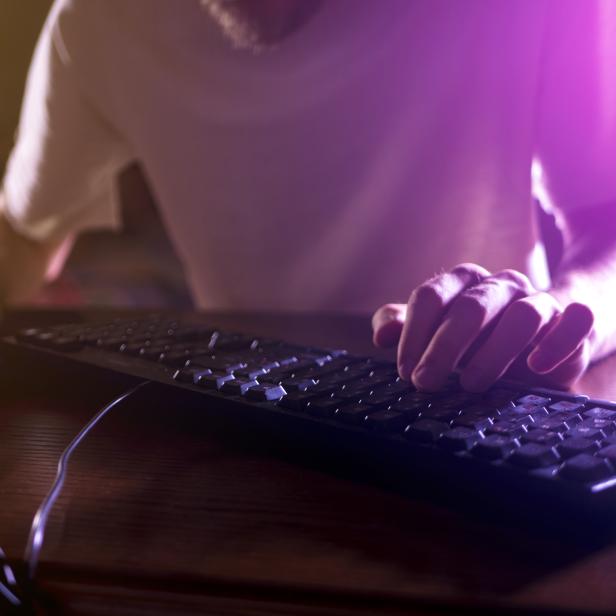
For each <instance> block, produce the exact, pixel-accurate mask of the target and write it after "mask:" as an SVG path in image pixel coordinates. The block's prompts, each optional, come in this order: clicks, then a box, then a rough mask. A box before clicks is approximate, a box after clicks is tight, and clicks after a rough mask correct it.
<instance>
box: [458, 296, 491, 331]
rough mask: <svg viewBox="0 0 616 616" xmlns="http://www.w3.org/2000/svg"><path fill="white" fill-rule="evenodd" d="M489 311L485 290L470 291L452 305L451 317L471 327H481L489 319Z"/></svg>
mask: <svg viewBox="0 0 616 616" xmlns="http://www.w3.org/2000/svg"><path fill="white" fill-rule="evenodd" d="M488 313H489V309H488V305H487V300H486V295H485V292H484V291H483V290H480V289H469V291H468V292H465V293H464V294H463V295H461V296H460V297H459V298H458V299H457V300H456V301H455V302H454V303H453V305H452V307H451V310H450V316H451V318H453V319H458V320H460V321H462V322H464V323H468V324H469V325H478V326H480V325H481V324H483V322H484V321H485V320H486V318H487V317H488Z"/></svg>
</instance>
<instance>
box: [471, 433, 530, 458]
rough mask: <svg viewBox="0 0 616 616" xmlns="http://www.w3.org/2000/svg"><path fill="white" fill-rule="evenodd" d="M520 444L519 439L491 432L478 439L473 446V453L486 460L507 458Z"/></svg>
mask: <svg viewBox="0 0 616 616" xmlns="http://www.w3.org/2000/svg"><path fill="white" fill-rule="evenodd" d="M519 446H520V442H519V441H518V440H517V439H514V438H508V437H506V436H501V435H500V434H490V435H488V436H486V437H485V438H483V439H481V440H479V441H477V443H476V444H475V446H474V447H473V455H475V456H477V457H478V458H483V459H485V460H500V459H502V458H506V457H507V456H508V455H509V454H511V453H512V452H513V451H514V450H515V449H516V448H517V447H519Z"/></svg>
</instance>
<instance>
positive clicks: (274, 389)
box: [206, 377, 287, 402]
mask: <svg viewBox="0 0 616 616" xmlns="http://www.w3.org/2000/svg"><path fill="white" fill-rule="evenodd" d="M206 378H207V377H206ZM286 394H287V392H286V391H285V389H284V387H282V386H281V385H268V384H264V385H257V386H256V387H251V388H250V389H249V390H248V391H247V392H246V397H247V398H250V399H251V400H255V401H257V402H272V401H275V400H280V398H282V397H283V396H285V395H286Z"/></svg>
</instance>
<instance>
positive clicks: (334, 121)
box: [4, 0, 616, 312]
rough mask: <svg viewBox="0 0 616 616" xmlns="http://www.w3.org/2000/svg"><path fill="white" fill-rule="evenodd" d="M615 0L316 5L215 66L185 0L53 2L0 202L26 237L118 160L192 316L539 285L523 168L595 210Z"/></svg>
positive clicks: (613, 81)
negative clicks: (158, 231)
mask: <svg viewBox="0 0 616 616" xmlns="http://www.w3.org/2000/svg"><path fill="white" fill-rule="evenodd" d="M615 23H616V2H613V1H610V0H604V1H601V0H555V1H554V0H516V1H515V2H511V0H466V1H465V2H460V1H458V0H363V1H361V2H360V1H358V0H326V1H325V2H324V3H323V5H322V6H321V9H320V10H319V11H318V12H317V13H316V14H315V15H314V16H313V17H312V18H311V20H310V21H308V22H307V23H306V24H305V25H304V26H303V27H302V28H301V29H300V30H298V31H297V32H296V33H294V34H292V35H290V36H289V37H287V38H286V39H285V40H283V41H282V42H281V44H280V45H278V46H277V47H276V48H275V49H272V50H270V51H267V52H264V53H261V54H259V55H251V54H249V53H248V52H245V51H239V50H236V49H233V48H232V47H231V45H230V44H229V43H228V42H227V41H226V40H225V39H224V38H223V36H222V34H221V33H220V32H219V31H218V27H217V26H216V25H215V24H214V23H213V22H212V21H211V20H210V18H209V17H208V15H207V13H206V12H205V11H204V10H203V8H202V7H201V5H200V2H199V0H181V1H174V0H131V1H130V2H126V0H73V1H69V0H59V1H58V2H56V4H55V6H54V8H53V10H52V12H51V14H50V16H49V18H48V20H47V23H46V25H45V27H44V30H43V32H42V35H41V38H40V41H39V44H38V46H37V49H36V53H35V57H34V60H33V64H32V68H31V71H30V76H29V79H28V84H27V92H26V98H25V102H24V107H23V112H22V117H21V122H20V128H19V133H18V139H17V143H16V146H15V149H14V151H13V153H12V156H11V159H10V163H9V165H8V168H7V174H6V177H5V181H4V191H5V195H6V199H7V208H8V215H9V217H10V219H11V220H12V221H13V224H14V225H15V227H16V228H17V229H19V230H21V231H22V232H23V233H24V234H26V235H28V236H30V237H33V238H46V237H50V236H53V235H63V234H65V233H67V232H73V231H79V230H83V229H86V228H93V227H114V226H115V225H117V222H118V212H117V203H116V195H115V180H116V176H117V173H118V171H119V170H120V169H121V168H122V167H123V166H124V165H126V164H127V163H128V162H130V161H132V160H139V161H140V162H141V164H142V166H143V168H144V170H145V172H146V175H147V178H148V180H149V182H150V184H151V187H152V188H153V191H154V193H155V196H156V198H157V200H158V202H159V205H160V208H161V211H162V216H163V218H164V220H165V222H166V224H167V227H168V230H169V233H170V236H171V239H172V241H173V242H174V244H175V246H176V250H177V251H178V253H179V255H180V258H181V259H182V261H183V263H184V265H185V268H186V272H187V275H188V278H189V281H190V283H191V286H192V289H193V291H194V294H195V297H196V300H197V302H198V304H199V305H200V306H201V307H207V308H221V309H252V310H272V309H276V310H278V309H280V310H329V309H335V310H344V311H352V312H369V311H371V310H373V309H374V308H376V307H377V306H378V305H379V304H381V303H383V302H387V301H401V300H402V301H404V300H405V299H406V297H407V296H408V293H409V292H410V291H411V289H412V288H413V287H414V286H415V285H417V284H418V283H419V282H421V281H422V280H423V279H425V278H426V277H428V276H431V275H433V274H434V273H435V272H437V271H439V270H441V269H442V268H449V267H451V266H453V265H455V264H457V263H459V262H462V261H473V262H477V263H480V264H481V265H483V266H485V267H487V268H488V269H491V270H498V269H502V268H515V269H518V270H520V271H522V272H526V273H528V274H529V275H531V277H532V278H533V279H534V280H535V281H536V282H537V284H541V285H543V284H546V282H547V278H546V268H545V263H544V260H543V259H542V254H541V251H540V250H538V248H537V246H538V242H537V232H536V229H535V221H534V211H533V202H532V197H531V194H532V187H531V163H532V161H533V160H534V159H537V160H540V161H541V164H542V167H543V171H544V176H545V178H546V180H547V184H548V186H549V189H550V192H551V195H552V197H553V199H554V201H555V203H556V204H557V205H558V206H559V207H561V208H579V207H585V206H591V205H595V204H602V203H605V202H607V201H609V200H613V199H614V197H616V173H614V171H615V170H616V168H615V167H614V164H615V163H616V30H615V28H614V24H615Z"/></svg>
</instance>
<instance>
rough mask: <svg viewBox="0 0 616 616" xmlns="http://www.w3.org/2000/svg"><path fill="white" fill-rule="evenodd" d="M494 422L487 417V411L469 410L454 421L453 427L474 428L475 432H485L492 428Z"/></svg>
mask: <svg viewBox="0 0 616 616" xmlns="http://www.w3.org/2000/svg"><path fill="white" fill-rule="evenodd" d="M493 424H494V422H493V421H492V418H491V417H486V413H485V411H484V412H482V411H481V410H479V409H478V410H475V411H470V410H469V409H467V410H465V411H463V412H462V415H460V416H459V417H456V418H455V419H454V420H453V424H452V425H453V426H462V427H465V428H472V429H473V430H485V429H487V428H489V427H490V426H492V425H493Z"/></svg>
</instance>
